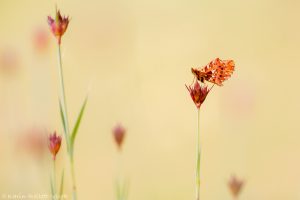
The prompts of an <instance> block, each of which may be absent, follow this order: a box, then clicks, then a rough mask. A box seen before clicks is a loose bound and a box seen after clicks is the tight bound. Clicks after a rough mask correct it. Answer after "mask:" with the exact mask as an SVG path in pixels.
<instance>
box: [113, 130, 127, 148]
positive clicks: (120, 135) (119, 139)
mask: <svg viewBox="0 0 300 200" xmlns="http://www.w3.org/2000/svg"><path fill="white" fill-rule="evenodd" d="M125 133H126V130H125V128H124V127H123V126H122V125H121V124H118V125H116V126H115V127H114V128H113V136H114V139H115V142H116V143H117V145H118V147H119V149H121V146H122V143H123V140H124V137H125Z"/></svg>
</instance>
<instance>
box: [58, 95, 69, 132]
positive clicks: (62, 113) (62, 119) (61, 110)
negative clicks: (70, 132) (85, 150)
mask: <svg viewBox="0 0 300 200" xmlns="http://www.w3.org/2000/svg"><path fill="white" fill-rule="evenodd" d="M59 109H60V117H61V121H62V124H63V127H64V131H65V133H67V128H66V121H65V113H64V110H63V108H62V104H61V100H60V99H59Z"/></svg>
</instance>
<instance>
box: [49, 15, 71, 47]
mask: <svg viewBox="0 0 300 200" xmlns="http://www.w3.org/2000/svg"><path fill="white" fill-rule="evenodd" d="M48 24H49V26H50V28H51V32H52V33H53V34H54V36H55V37H56V38H57V42H58V44H60V43H61V37H62V36H63V34H64V33H65V32H66V30H67V28H68V25H69V17H65V16H61V14H60V11H59V10H56V16H55V19H53V18H52V17H51V16H48Z"/></svg>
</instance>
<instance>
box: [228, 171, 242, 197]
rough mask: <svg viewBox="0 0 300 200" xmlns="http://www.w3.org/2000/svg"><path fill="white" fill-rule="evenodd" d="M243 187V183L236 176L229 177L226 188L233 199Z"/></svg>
mask: <svg viewBox="0 0 300 200" xmlns="http://www.w3.org/2000/svg"><path fill="white" fill-rule="evenodd" d="M243 185H244V181H243V180H240V179H238V178H237V177H236V176H234V175H233V176H231V178H230V180H229V181H228V187H229V190H230V192H231V194H232V196H233V197H235V198H237V197H238V195H239V194H240V192H241V190H242V187H243Z"/></svg>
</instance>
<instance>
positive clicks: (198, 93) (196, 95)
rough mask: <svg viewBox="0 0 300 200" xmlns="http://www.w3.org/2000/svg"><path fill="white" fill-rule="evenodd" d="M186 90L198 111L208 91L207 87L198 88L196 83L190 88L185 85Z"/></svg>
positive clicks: (198, 85)
mask: <svg viewBox="0 0 300 200" xmlns="http://www.w3.org/2000/svg"><path fill="white" fill-rule="evenodd" d="M186 88H187V89H188V91H189V92H190V95H191V97H192V100H193V101H194V103H195V105H196V106H197V108H198V109H199V108H200V106H201V105H202V103H203V102H204V100H205V98H206V96H207V95H208V93H209V91H210V90H209V89H207V86H200V84H199V82H198V81H196V82H195V83H194V85H193V86H192V87H191V86H187V85H186Z"/></svg>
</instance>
